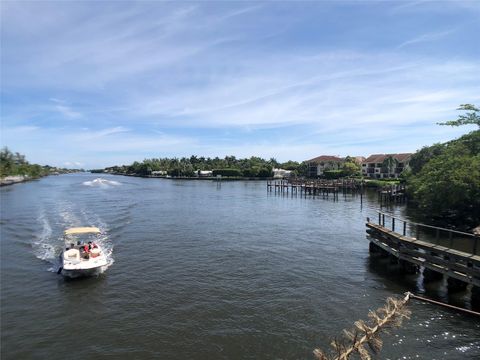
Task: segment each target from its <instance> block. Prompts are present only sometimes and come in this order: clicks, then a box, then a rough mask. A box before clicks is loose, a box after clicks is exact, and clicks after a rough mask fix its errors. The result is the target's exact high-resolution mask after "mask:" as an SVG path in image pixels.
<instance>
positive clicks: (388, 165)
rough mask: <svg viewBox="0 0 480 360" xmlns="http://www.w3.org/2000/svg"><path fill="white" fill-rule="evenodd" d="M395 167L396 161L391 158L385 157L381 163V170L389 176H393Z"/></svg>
mask: <svg viewBox="0 0 480 360" xmlns="http://www.w3.org/2000/svg"><path fill="white" fill-rule="evenodd" d="M397 166H398V160H397V159H395V158H394V157H393V156H387V157H386V158H385V160H383V162H382V170H384V171H386V172H388V173H389V174H393V173H394V172H395V168H396V167H397Z"/></svg>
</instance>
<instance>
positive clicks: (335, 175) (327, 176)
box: [323, 170, 345, 179]
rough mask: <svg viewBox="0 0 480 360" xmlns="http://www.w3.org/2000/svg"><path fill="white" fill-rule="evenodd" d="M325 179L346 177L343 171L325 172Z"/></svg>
mask: <svg viewBox="0 0 480 360" xmlns="http://www.w3.org/2000/svg"><path fill="white" fill-rule="evenodd" d="M323 176H324V177H325V179H338V178H340V177H343V176H345V175H344V173H343V170H325V171H324V172H323Z"/></svg>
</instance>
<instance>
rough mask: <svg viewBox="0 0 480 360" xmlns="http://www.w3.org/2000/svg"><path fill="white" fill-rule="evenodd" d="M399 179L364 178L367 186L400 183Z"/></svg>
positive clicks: (377, 186)
mask: <svg viewBox="0 0 480 360" xmlns="http://www.w3.org/2000/svg"><path fill="white" fill-rule="evenodd" d="M400 182H401V181H400V180H392V179H366V180H365V187H368V188H382V187H384V186H387V185H398V184H400Z"/></svg>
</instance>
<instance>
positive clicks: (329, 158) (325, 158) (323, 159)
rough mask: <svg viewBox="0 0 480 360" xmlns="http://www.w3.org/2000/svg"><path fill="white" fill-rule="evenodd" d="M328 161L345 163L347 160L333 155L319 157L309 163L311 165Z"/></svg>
mask: <svg viewBox="0 0 480 360" xmlns="http://www.w3.org/2000/svg"><path fill="white" fill-rule="evenodd" d="M328 161H333V162H344V161H345V159H344V158H341V157H338V156H333V155H321V156H317V157H316V158H313V159H310V160H307V162H310V163H321V162H328Z"/></svg>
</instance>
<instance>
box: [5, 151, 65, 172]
mask: <svg viewBox="0 0 480 360" xmlns="http://www.w3.org/2000/svg"><path fill="white" fill-rule="evenodd" d="M70 171H71V170H68V169H62V168H56V167H52V166H49V165H43V166H42V165H38V164H30V163H29V162H28V161H27V160H26V158H25V155H22V154H20V153H18V152H12V151H10V149H9V148H8V147H4V148H2V149H1V150H0V178H5V177H7V176H26V177H29V178H33V179H35V178H39V177H42V176H46V175H49V174H51V173H52V172H58V173H65V172H70Z"/></svg>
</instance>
